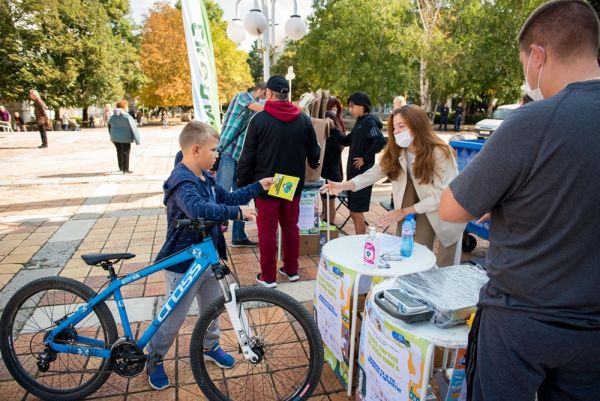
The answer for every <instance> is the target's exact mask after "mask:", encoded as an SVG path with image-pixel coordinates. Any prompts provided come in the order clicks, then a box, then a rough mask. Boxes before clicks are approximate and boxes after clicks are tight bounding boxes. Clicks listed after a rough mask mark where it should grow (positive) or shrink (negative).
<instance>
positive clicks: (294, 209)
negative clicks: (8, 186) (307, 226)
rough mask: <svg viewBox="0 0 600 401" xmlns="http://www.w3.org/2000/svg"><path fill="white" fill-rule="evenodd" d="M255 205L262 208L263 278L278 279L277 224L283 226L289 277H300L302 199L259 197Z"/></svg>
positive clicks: (259, 244)
mask: <svg viewBox="0 0 600 401" xmlns="http://www.w3.org/2000/svg"><path fill="white" fill-rule="evenodd" d="M254 202H255V204H256V208H257V209H258V217H257V219H256V225H257V226H258V248H259V249H260V272H261V273H260V274H261V279H262V280H265V281H268V282H274V281H276V280H277V223H279V225H280V226H281V237H282V242H283V270H284V271H285V272H286V273H289V274H297V273H298V257H299V255H298V254H299V252H300V232H299V231H298V215H299V213H300V196H296V197H295V198H294V199H293V200H292V201H291V202H290V201H288V200H285V199H277V198H268V199H265V198H256V199H255V200H254Z"/></svg>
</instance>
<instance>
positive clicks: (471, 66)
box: [451, 0, 545, 109]
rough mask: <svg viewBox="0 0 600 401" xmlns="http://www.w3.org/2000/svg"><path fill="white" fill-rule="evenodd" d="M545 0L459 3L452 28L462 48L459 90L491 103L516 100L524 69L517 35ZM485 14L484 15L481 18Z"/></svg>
mask: <svg viewBox="0 0 600 401" xmlns="http://www.w3.org/2000/svg"><path fill="white" fill-rule="evenodd" d="M544 2H545V1H544V0H496V1H495V2H493V3H491V2H471V1H469V0H464V1H463V2H462V4H460V9H461V12H460V13H459V14H458V19H457V20H456V21H455V22H454V25H453V27H452V28H451V31H452V33H453V35H454V37H455V40H456V42H457V43H458V44H459V48H460V49H462V52H461V55H460V60H459V61H458V62H457V63H456V66H455V69H456V70H457V71H459V72H460V74H459V78H458V81H457V83H456V86H455V90H456V92H457V93H462V94H463V95H464V96H465V97H467V98H470V99H475V100H480V101H485V102H486V103H487V104H488V109H490V108H491V107H492V106H493V103H494V102H495V101H496V100H499V101H500V102H502V103H514V102H516V101H517V100H518V99H519V98H520V97H521V94H522V91H521V89H520V87H521V84H522V83H523V80H524V77H523V70H522V68H521V65H520V62H519V48H518V43H517V40H516V38H517V34H518V32H519V30H520V28H521V26H522V25H523V23H524V22H525V20H526V19H527V17H528V16H529V14H531V12H532V11H533V10H535V9H536V8H537V7H538V6H539V5H540V4H542V3H544ZM482 16H485V18H482Z"/></svg>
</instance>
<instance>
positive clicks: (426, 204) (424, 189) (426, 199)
mask: <svg viewBox="0 0 600 401" xmlns="http://www.w3.org/2000/svg"><path fill="white" fill-rule="evenodd" d="M434 157H435V172H434V175H433V182H432V183H429V184H420V183H419V180H413V184H414V186H415V190H416V192H417V195H418V196H419V199H420V201H419V202H418V203H416V204H415V205H414V207H415V210H416V211H417V213H418V214H426V215H427V219H428V220H429V223H430V224H431V227H433V231H435V234H436V236H437V237H438V239H439V240H440V242H441V243H442V245H444V246H445V247H448V246H450V245H452V244H454V243H455V242H456V241H458V240H460V239H461V238H462V232H463V231H464V229H465V224H464V223H448V222H445V221H442V220H441V219H440V216H439V215H438V207H439V205H440V198H441V197H442V191H444V189H446V188H447V187H448V184H450V181H452V180H453V179H454V177H456V176H457V175H458V168H457V167H456V160H455V158H454V157H452V158H451V160H448V158H447V157H446V156H445V155H444V153H443V152H442V150H440V149H439V148H436V149H435V151H434ZM399 161H400V168H401V169H402V172H401V173H400V175H399V176H398V178H396V179H395V180H393V181H392V194H393V196H394V205H395V207H396V209H400V207H401V206H402V199H403V198H404V191H405V189H406V181H407V180H406V178H407V175H406V169H407V164H408V161H407V156H406V150H403V151H402V153H401V154H400V157H399ZM413 176H414V175H413ZM385 177H386V175H385V174H384V173H383V172H382V171H381V168H380V166H379V164H375V165H374V166H373V167H371V168H370V169H369V170H367V171H365V172H364V173H363V174H361V175H358V176H356V177H354V178H353V179H352V180H351V181H352V182H353V183H354V185H355V186H356V188H355V191H358V190H360V189H363V188H365V187H368V186H369V185H373V184H375V183H376V182H377V181H379V180H381V179H383V178H385ZM459 246H460V244H459Z"/></svg>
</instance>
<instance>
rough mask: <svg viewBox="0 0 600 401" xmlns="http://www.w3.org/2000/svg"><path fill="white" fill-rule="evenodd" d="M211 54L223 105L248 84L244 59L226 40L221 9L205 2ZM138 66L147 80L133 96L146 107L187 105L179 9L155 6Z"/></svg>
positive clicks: (146, 24)
mask: <svg viewBox="0 0 600 401" xmlns="http://www.w3.org/2000/svg"><path fill="white" fill-rule="evenodd" d="M204 4H205V6H206V12H207V15H208V19H209V22H210V31H211V35H212V42H213V47H214V52H215V64H216V69H217V83H218V87H219V102H220V103H226V102H227V101H229V100H230V99H231V98H233V96H234V95H235V94H236V93H237V92H239V91H241V90H245V89H247V88H248V87H250V86H251V84H252V82H251V81H252V78H251V76H250V70H249V68H248V64H247V63H246V59H247V57H248V55H247V54H246V53H245V52H244V51H241V50H238V49H237V47H236V45H235V44H234V43H233V42H231V41H230V40H229V39H227V35H226V23H225V22H224V21H223V10H221V8H220V7H219V6H218V5H217V3H216V2H214V1H212V0H205V1H204ZM140 65H141V69H142V71H143V72H144V75H145V76H146V77H147V81H146V82H145V83H144V85H143V86H142V87H141V88H140V90H139V91H138V92H137V94H138V95H139V96H140V100H141V101H142V103H144V105H146V106H150V107H153V106H191V105H192V103H193V102H192V92H191V87H192V83H191V74H190V65H189V59H188V56H187V47H186V41H185V32H184V28H183V17H182V10H181V8H180V7H179V8H178V7H172V6H171V5H170V4H168V3H157V4H155V6H154V8H153V9H152V10H150V14H149V15H148V18H147V19H146V21H145V22H144V27H143V30H142V39H141V55H140Z"/></svg>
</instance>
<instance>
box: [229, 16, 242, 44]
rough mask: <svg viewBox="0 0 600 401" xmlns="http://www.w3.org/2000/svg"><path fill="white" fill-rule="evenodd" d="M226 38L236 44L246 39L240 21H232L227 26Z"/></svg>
mask: <svg viewBox="0 0 600 401" xmlns="http://www.w3.org/2000/svg"><path fill="white" fill-rule="evenodd" d="M227 37H228V38H229V39H231V40H232V41H233V42H235V43H237V44H240V43H242V42H243V41H244V39H246V30H245V29H244V26H243V25H242V20H241V19H234V20H232V21H231V22H230V23H229V24H228V25H227Z"/></svg>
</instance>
